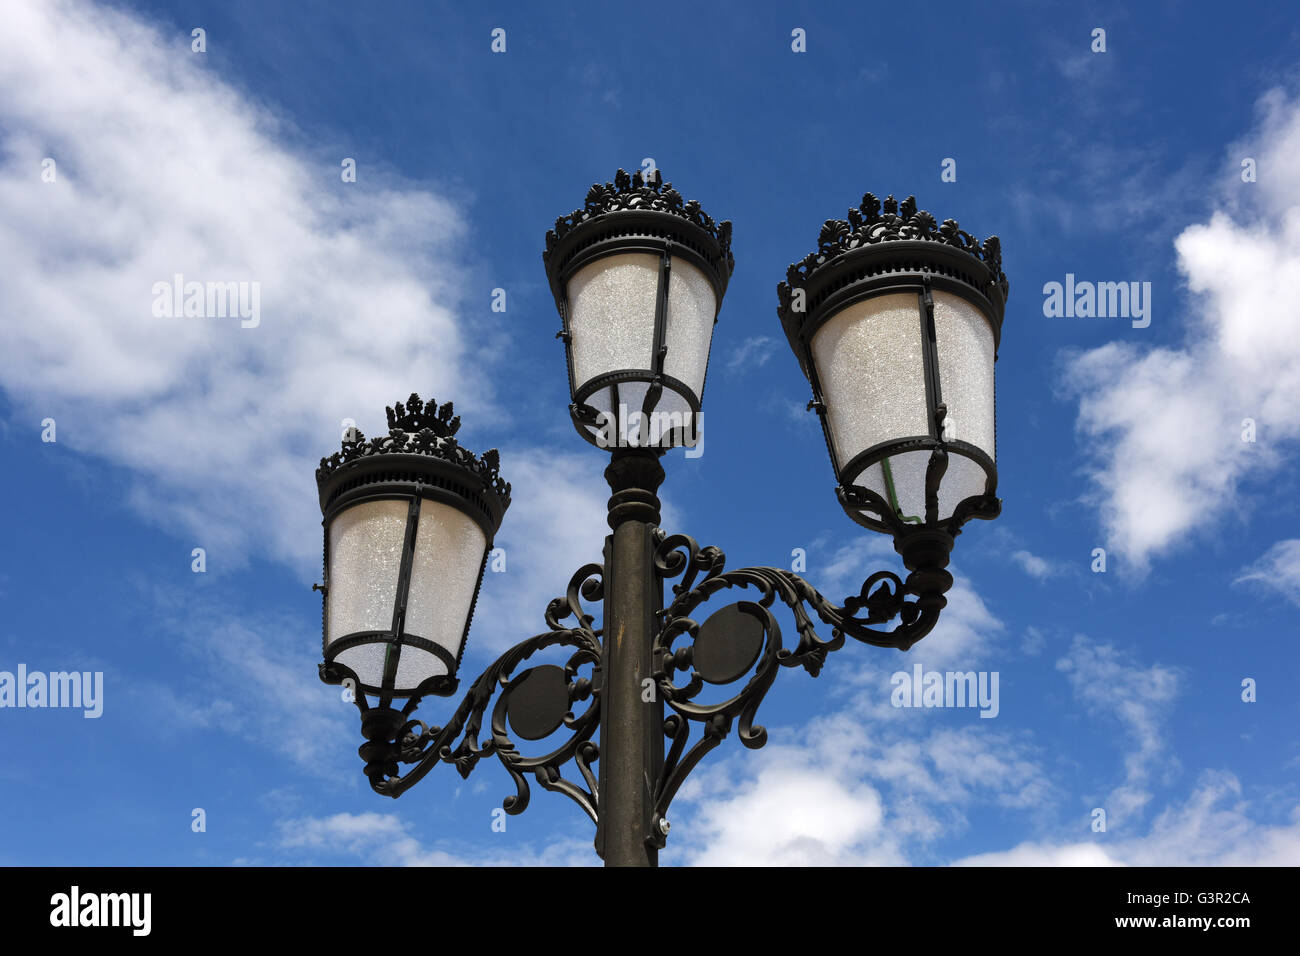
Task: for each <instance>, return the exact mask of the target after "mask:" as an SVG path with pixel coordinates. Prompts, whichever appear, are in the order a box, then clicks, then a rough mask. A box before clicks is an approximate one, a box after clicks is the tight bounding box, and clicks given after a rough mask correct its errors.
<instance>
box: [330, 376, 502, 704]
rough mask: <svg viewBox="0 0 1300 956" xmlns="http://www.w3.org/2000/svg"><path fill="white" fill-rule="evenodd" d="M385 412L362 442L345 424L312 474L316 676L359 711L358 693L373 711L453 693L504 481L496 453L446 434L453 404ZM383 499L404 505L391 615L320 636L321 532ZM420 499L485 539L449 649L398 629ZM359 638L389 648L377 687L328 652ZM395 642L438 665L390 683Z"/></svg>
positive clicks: (414, 400)
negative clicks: (452, 513)
mask: <svg viewBox="0 0 1300 956" xmlns="http://www.w3.org/2000/svg"><path fill="white" fill-rule="evenodd" d="M386 411H387V416H388V427H389V432H388V434H387V435H384V436H380V437H377V438H374V439H370V440H367V439H366V437H365V435H364V434H362V432H361V431H360V430H359V429H357V428H355V427H353V428H349V429H348V431H347V433H346V434H345V436H344V439H343V447H342V450H341V451H339V452H336V453H335V454H334V455H333V456H332V457H330V458H326V459H322V460H321V465H320V468H318V469H317V472H316V482H317V488H318V491H319V497H320V507H321V514H322V520H321V524H322V526H323V528H324V562H323V565H324V583H323V584H321V585H317V589H318V590H320V592H321V604H322V611H321V644H322V653H323V655H324V662H323V663H322V664H321V669H322V676H325V675H326V674H328V677H329V679H330V682H331V683H341V682H342V681H343V680H344V679H349V678H350V679H351V681H352V682H353V683H352V688H353V690H354V692H355V693H356V695H357V701H358V704H359V706H360V707H361V709H362V713H363V714H365V713H366V711H368V710H369V709H370V708H369V707H368V705H367V702H366V697H367V696H371V697H375V698H377V704H376V709H378V710H384V709H388V708H390V707H391V705H392V703H393V701H394V699H395V698H406V699H407V700H408V702H410V706H411V707H412V708H413V707H414V705H415V704H416V703H418V702H419V699H420V698H421V697H423V696H425V695H427V694H432V695H435V696H444V697H445V696H449V695H451V694H454V693H455V692H456V690H457V689H458V687H459V680H458V679H457V676H456V675H457V672H458V671H459V669H460V662H461V660H462V658H463V657H464V654H465V644H466V641H467V640H468V636H469V628H470V624H471V623H472V621H473V618H474V609H475V607H476V605H477V603H478V592H479V588H480V587H481V586H482V583H483V573H484V570H485V568H486V564H487V556H488V553H489V552H490V551H491V550H492V545H493V540H494V538H495V536H496V532H497V530H498V529H499V528H500V527H501V519H502V517H503V516H504V515H505V511H506V508H508V507H509V504H510V486H509V485H508V484H506V483H504V482H503V481H501V479H500V476H499V475H498V473H497V471H498V461H499V459H498V455H497V453H496V451H495V450H492V451H489V452H486V453H485V454H484V455H483V456H482V457H481V458H479V457H477V456H475V455H474V454H473V453H472V452H469V451H468V450H467V449H465V448H463V447H461V446H460V445H459V444H458V443H457V442H456V439H455V437H454V436H455V434H456V431H457V429H459V427H460V417H459V416H455V417H453V411H454V409H453V406H452V404H451V403H450V402H448V403H446V404H445V405H443V406H442V407H441V408H439V407H438V406H437V405H436V404H435V403H433V402H430V403H429V404H428V405H427V406H426V405H425V404H424V402H423V401H422V400H421V399H420V397H419V396H418V395H412V396H411V397H410V398H409V399H408V400H407V402H406V404H405V405H404V404H403V403H401V402H397V403H396V404H395V405H394V406H392V407H390V408H388V409H387V410H386ZM384 500H396V501H405V502H407V503H408V508H407V516H406V528H405V533H404V539H403V544H402V556H401V564H400V569H399V572H398V579H397V586H396V590H395V594H394V602H393V616H392V623H391V625H390V626H389V627H388V628H386V629H381V630H367V631H358V632H356V633H353V634H347V635H344V636H342V637H339V638H337V639H335V640H334V641H330V639H329V638H330V628H329V573H330V531H331V529H332V527H333V522H334V519H335V518H336V517H337V516H338V515H339V514H340V513H342V512H343V511H345V510H347V509H348V508H351V507H354V506H356V505H359V504H362V503H365V502H372V501H384ZM422 501H431V502H436V503H439V504H445V505H450V506H452V507H454V508H456V509H457V510H458V511H460V512H461V513H463V514H464V515H466V516H467V517H469V518H471V519H472V520H473V521H474V522H475V523H476V524H477V525H478V526H479V527H480V528H481V529H482V531H483V537H484V539H485V541H486V547H485V549H484V553H483V558H482V559H481V561H480V563H479V570H478V575H477V578H476V579H475V584H474V594H473V597H472V598H471V601H470V607H469V613H468V614H467V615H466V619H465V628H464V631H463V632H462V634H461V640H460V648H459V650H458V652H457V654H456V656H455V657H453V656H452V654H451V652H450V651H448V649H447V648H445V647H443V646H442V645H441V644H438V643H436V642H435V641H432V640H429V639H428V638H426V637H420V636H416V635H412V634H408V633H407V632H406V609H407V603H408V598H409V591H410V583H411V572H412V565H413V562H414V556H415V545H416V533H417V529H418V524H419V516H420V512H421V510H422V509H421V502H422ZM364 644H386V645H388V646H389V649H390V650H389V652H388V653H386V654H385V664H384V672H383V675H382V677H381V680H380V683H379V684H378V685H375V684H367V683H364V682H363V681H362V680H361V679H360V677H359V676H358V675H357V674H356V673H355V672H354V671H353V670H352V669H351V668H349V667H348V666H346V665H345V664H343V663H341V662H340V661H339V660H338V659H337V658H338V656H339V655H340V654H341V653H343V652H344V651H346V650H349V649H351V648H354V647H357V646H360V645H364ZM404 647H416V648H419V649H420V650H423V651H425V652H427V653H429V654H432V655H434V656H435V657H437V658H438V659H439V660H440V661H442V663H443V664H444V665H445V666H446V668H447V672H446V673H445V674H438V675H434V676H431V677H429V678H426V679H425V680H424V681H422V682H421V683H420V684H419V685H417V686H415V687H413V688H398V687H397V686H396V678H397V668H398V665H399V663H400V660H401V654H402V648H404ZM393 651H395V652H396V653H393Z"/></svg>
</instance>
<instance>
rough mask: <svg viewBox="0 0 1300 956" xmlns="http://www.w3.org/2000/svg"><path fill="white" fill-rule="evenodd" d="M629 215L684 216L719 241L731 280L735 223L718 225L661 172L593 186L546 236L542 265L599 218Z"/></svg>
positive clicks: (620, 176)
mask: <svg viewBox="0 0 1300 956" xmlns="http://www.w3.org/2000/svg"><path fill="white" fill-rule="evenodd" d="M625 211H626V212H632V211H638V212H639V211H654V212H666V213H671V214H673V215H675V216H681V217H682V218H683V219H685V220H687V221H688V222H691V223H693V224H694V225H696V226H699V227H700V228H701V229H703V230H704V231H705V232H707V233H708V234H709V235H710V236H712V237H713V238H714V239H715V240H717V243H718V246H719V248H720V249H721V252H722V258H723V259H724V260H725V262H726V274H727V275H728V276H730V275H731V273H732V271H733V270H734V269H735V266H736V259H735V256H733V255H732V254H731V222H730V221H728V220H724V221H722V222H717V221H716V220H714V218H713V217H712V216H710V215H709V214H708V213H707V212H705V211H704V210H703V209H702V208H700V204H699V203H698V202H696V201H695V200H694V199H692V200H689V201H687V200H686V199H684V198H683V197H682V194H681V193H679V192H678V191H677V190H676V189H674V188H673V184H672V183H666V182H664V181H663V176H662V175H660V173H659V170H657V169H656V170H655V171H654V172H653V173H652V174H651V175H650V177H649V179H645V178H643V177H642V175H641V171H640V170H639V169H638V170H636V171H635V172H633V173H632V174H631V175H630V176H629V175H628V173H627V171H626V170H622V169H620V170H619V171H618V172H617V173H615V174H614V181H613V182H612V183H603V184H602V183H596V184H595V185H593V186H592V187H591V188H590V189H589V190H587V199H586V202H585V203H584V204H583V207H582V208H581V209H575V210H574V211H573V212H571V213H569V215H567V216H561V217H560V218H559V219H556V220H555V228H554V229H552V230H549V231H548V232H547V233H546V249H545V251H544V252H543V253H542V261H543V262H545V263H548V264H549V262H550V258H551V253H552V251H553V250H554V249H555V245H556V243H558V242H559V241H560V240H561V239H563V238H564V237H565V236H567V235H568V234H569V233H570V232H572V231H573V230H574V229H576V228H577V227H578V226H580V225H582V224H583V223H585V222H590V221H591V220H592V219H595V218H597V217H598V216H604V215H608V214H609V213H612V212H625Z"/></svg>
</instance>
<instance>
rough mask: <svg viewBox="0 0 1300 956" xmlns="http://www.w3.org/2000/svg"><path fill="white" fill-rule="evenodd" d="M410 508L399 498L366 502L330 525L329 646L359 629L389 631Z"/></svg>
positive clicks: (327, 635)
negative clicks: (407, 513) (407, 514)
mask: <svg viewBox="0 0 1300 956" xmlns="http://www.w3.org/2000/svg"><path fill="white" fill-rule="evenodd" d="M408 508H409V502H407V501H405V500H400V499H386V500H383V501H366V502H362V503H361V504H358V505H353V506H352V507H351V508H347V509H345V510H343V511H341V512H339V513H338V514H337V515H335V516H334V518H333V520H332V521H331V522H330V532H329V541H330V549H329V551H330V553H329V592H328V595H327V601H328V603H327V606H326V626H327V628H328V631H327V634H326V637H327V639H328V640H329V641H330V642H331V643H332V642H334V641H336V640H338V639H339V638H341V637H346V636H347V635H349V634H355V633H356V632H358V631H388V630H391V629H392V626H393V604H394V603H395V601H396V598H397V578H398V575H399V574H400V573H401V569H402V543H403V541H404V540H405V537H406V512H407V509H408ZM345 653H350V652H345ZM340 660H342V663H344V664H348V662H347V661H346V660H343V659H340ZM381 664H382V661H381ZM348 666H349V667H352V665H351V664H348ZM353 670H356V668H355V667H353ZM358 676H361V674H360V672H359V671H358ZM362 679H363V680H364V678H362Z"/></svg>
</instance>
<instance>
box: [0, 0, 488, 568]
mask: <svg viewBox="0 0 1300 956" xmlns="http://www.w3.org/2000/svg"><path fill="white" fill-rule="evenodd" d="M204 63H205V60H204V58H203V57H202V56H200V55H195V54H193V53H191V52H190V49H189V36H188V33H178V34H176V35H171V36H167V35H164V34H162V33H160V32H159V31H158V30H157V29H155V28H154V27H152V26H149V25H147V24H145V23H144V22H142V21H141V20H139V19H136V18H135V17H133V16H132V15H130V14H128V13H125V12H119V11H115V10H110V9H105V8H100V7H95V6H92V5H90V4H86V3H82V2H75V0H64V2H52V3H39V4H18V5H14V6H12V7H7V8H6V11H5V29H4V30H3V31H0V208H3V209H4V210H5V214H4V216H3V218H0V257H2V258H3V260H4V261H5V263H6V270H5V274H6V278H5V281H4V282H3V283H0V314H2V315H3V316H4V321H3V322H0V384H2V385H3V387H4V389H5V390H6V392H7V393H8V394H9V396H10V397H11V398H12V399H13V401H14V403H15V405H16V406H17V408H18V410H19V414H21V415H23V416H26V417H28V418H29V419H31V420H33V421H40V419H41V418H43V417H45V416H51V417H54V418H55V419H56V420H57V422H58V440H59V443H60V445H61V446H66V447H69V448H72V449H74V450H76V451H79V452H84V453H87V454H90V455H93V456H96V457H99V458H102V459H106V460H108V461H110V462H112V463H114V464H118V465H122V466H125V467H126V468H127V469H129V471H130V473H131V474H132V476H133V479H134V482H135V484H134V489H133V492H132V500H133V502H134V503H135V505H136V506H137V507H138V508H139V509H140V511H141V512H142V513H143V514H144V515H146V516H147V517H148V518H149V519H151V520H153V521H156V522H158V523H159V524H160V525H163V526H165V527H167V528H170V529H183V530H184V531H185V532H187V533H188V534H190V535H192V536H194V537H195V539H196V540H197V541H198V542H199V543H201V544H202V545H204V546H205V547H207V548H208V551H209V562H210V563H211V564H212V565H214V566H217V567H221V566H229V565H231V564H237V563H239V562H240V561H241V560H242V559H243V558H244V556H245V555H246V553H247V552H248V551H250V550H253V549H254V548H256V550H259V551H264V552H269V553H270V554H272V555H273V556H275V557H278V558H280V559H285V560H288V561H291V562H293V563H294V564H295V566H296V567H297V569H298V570H299V572H300V573H302V574H304V575H306V574H311V573H315V572H317V571H318V568H319V560H320V543H319V540H320V539H319V534H320V530H319V524H320V518H319V511H318V509H317V508H316V505H315V503H314V498H315V485H314V480H313V473H314V470H315V466H316V464H317V462H318V460H319V458H320V456H321V455H322V454H324V453H327V452H330V451H332V450H335V447H336V446H333V447H332V443H333V442H334V441H337V438H338V436H339V435H340V433H341V426H340V422H341V420H342V419H343V418H344V417H347V416H353V417H356V418H357V419H358V421H359V423H360V424H361V426H362V428H363V429H364V430H366V431H367V432H374V431H377V430H379V428H380V427H382V423H383V420H382V418H381V417H380V416H381V415H382V409H383V407H384V405H386V404H390V403H391V402H393V401H395V400H399V399H404V398H405V397H406V395H408V394H409V393H410V392H411V391H417V390H418V391H420V392H421V393H423V394H425V395H426V397H427V396H428V395H429V393H433V394H434V395H435V396H436V397H437V398H438V399H440V400H443V401H445V400H446V399H447V398H449V397H452V396H453V395H454V396H455V398H456V399H457V400H458V401H459V402H460V403H463V404H467V405H468V406H470V407H471V408H481V407H485V406H486V405H487V402H488V401H489V396H488V395H487V394H486V392H485V391H484V388H485V386H483V385H481V384H480V383H481V382H482V381H483V378H484V377H482V376H474V375H468V374H464V367H465V366H464V363H466V362H470V363H471V364H472V363H473V361H474V359H475V356H473V355H471V354H470V350H469V349H468V348H467V346H466V344H465V342H464V341H463V339H462V336H461V335H460V333H459V332H458V330H457V326H456V323H455V321H454V313H455V308H456V307H457V304H458V303H459V301H460V300H461V297H462V289H461V288H460V285H461V284H462V283H460V282H459V281H458V280H457V276H456V262H455V257H454V252H455V249H456V244H457V241H458V240H459V239H461V238H463V236H464V233H465V226H464V224H463V222H462V220H461V218H460V214H459V212H458V211H457V210H456V209H455V208H454V207H453V206H452V205H451V204H450V203H449V202H447V201H446V200H444V199H442V198H440V197H439V196H438V195H436V194H435V193H433V192H431V191H429V190H428V189H424V188H419V187H413V186H406V185H402V184H396V183H392V182H391V181H389V180H386V179H385V178H384V177H383V176H382V175H381V174H380V173H379V171H378V170H376V169H373V168H366V167H363V171H362V175H361V176H360V177H359V180H358V182H357V183H355V184H344V183H343V182H342V181H341V179H340V175H339V172H340V167H339V165H338V164H339V157H338V156H320V157H316V156H311V155H308V154H307V153H306V152H305V151H303V150H301V149H296V148H295V147H293V146H292V145H289V144H290V143H292V142H293V141H294V135H293V131H292V130H291V129H289V128H287V125H286V124H285V123H284V122H282V121H281V120H279V119H277V118H276V117H275V116H273V115H271V114H270V113H269V112H267V110H266V109H265V108H264V107H263V106H262V105H261V104H260V103H259V102H256V101H254V100H253V99H251V98H249V97H248V96H245V95H244V94H242V93H241V92H240V91H238V90H237V89H235V88H234V87H232V86H231V85H229V83H227V82H226V81H225V80H224V79H223V78H221V77H218V76H216V75H214V74H212V73H210V72H209V71H208V70H207V68H206V67H205V66H204ZM47 156H48V157H51V158H53V159H54V160H55V161H56V163H57V179H56V181H55V182H52V183H46V182H42V180H41V165H42V159H43V158H44V157H47ZM177 273H180V274H183V275H184V276H185V277H186V278H187V279H189V280H199V281H227V280H229V281H249V282H254V281H255V282H258V283H260V288H261V322H260V325H258V326H257V327H256V328H241V327H240V325H239V321H238V320H237V319H221V318H202V319H201V318H172V319H169V318H155V317H154V316H153V314H152V308H151V307H152V302H153V292H152V288H153V285H154V283H155V282H160V281H161V282H168V281H171V279H172V277H173V276H174V275H175V274H177Z"/></svg>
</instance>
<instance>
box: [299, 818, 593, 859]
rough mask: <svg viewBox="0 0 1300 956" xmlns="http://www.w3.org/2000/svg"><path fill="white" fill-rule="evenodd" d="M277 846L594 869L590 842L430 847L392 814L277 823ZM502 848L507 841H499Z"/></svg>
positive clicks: (356, 854)
mask: <svg viewBox="0 0 1300 956" xmlns="http://www.w3.org/2000/svg"><path fill="white" fill-rule="evenodd" d="M277 828H278V830H279V839H278V840H277V846H278V847H279V848H280V849H282V850H288V851H291V852H292V853H294V854H295V855H296V854H298V853H301V852H312V853H323V854H327V855H331V856H349V857H355V858H359V859H360V860H362V861H363V862H366V863H371V864H374V865H377V866H591V865H594V863H595V862H598V860H596V858H595V856H594V854H593V852H592V849H591V841H590V840H559V841H555V842H553V843H551V844H549V845H548V846H546V847H545V848H543V849H540V850H538V849H536V848H534V847H530V846H522V847H521V846H518V845H510V846H505V845H503V846H502V847H501V848H500V849H497V850H483V849H468V848H465V847H459V848H457V847H453V848H451V849H444V848H442V847H441V846H439V847H428V846H425V845H424V844H423V843H421V842H420V840H419V839H418V838H416V837H415V836H414V835H412V833H411V825H410V824H409V823H408V822H407V821H405V820H403V819H402V818H401V817H399V816H398V815H397V814H394V813H374V812H369V813H335V814H333V815H331V816H327V817H300V818H295V819H287V820H280V821H278V823H277ZM501 842H502V843H503V844H505V843H507V839H506V837H504V836H503V837H501Z"/></svg>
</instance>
